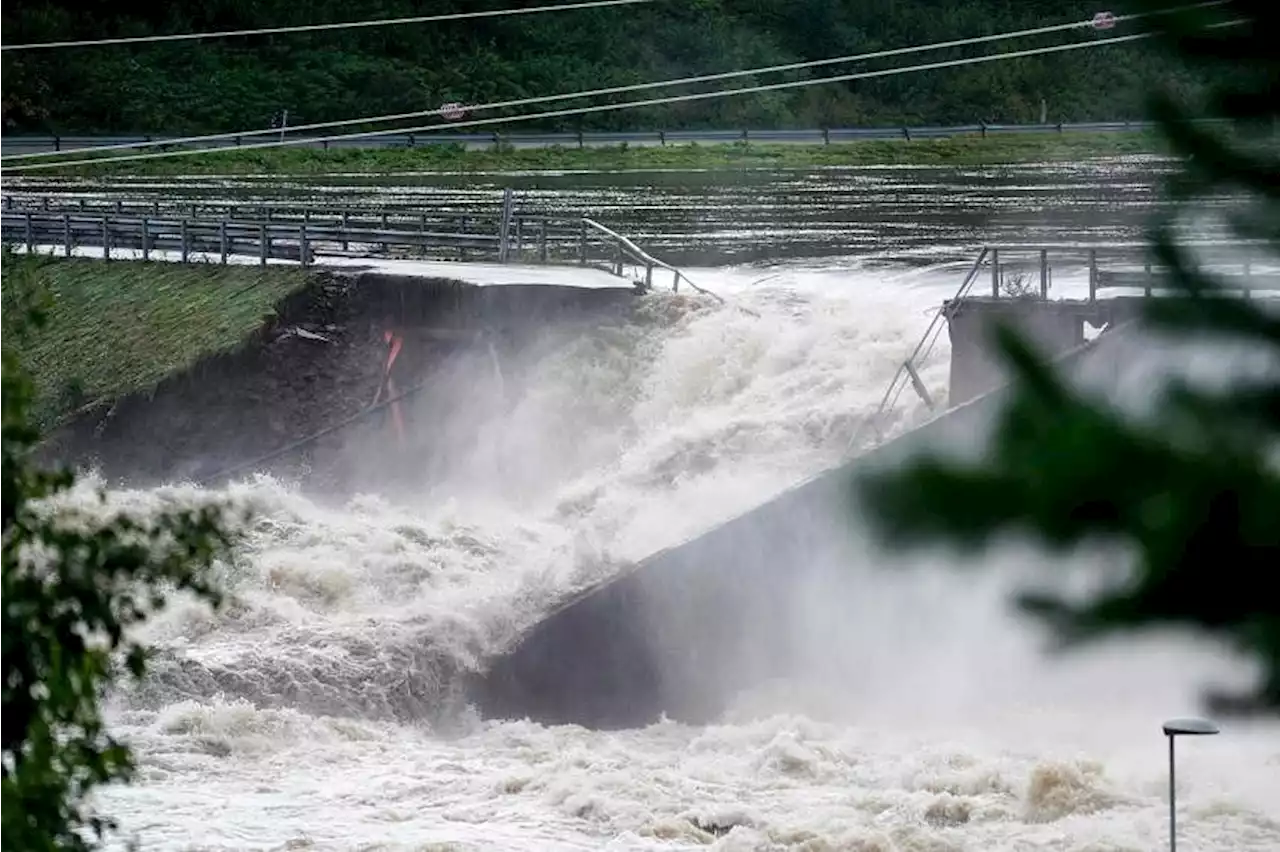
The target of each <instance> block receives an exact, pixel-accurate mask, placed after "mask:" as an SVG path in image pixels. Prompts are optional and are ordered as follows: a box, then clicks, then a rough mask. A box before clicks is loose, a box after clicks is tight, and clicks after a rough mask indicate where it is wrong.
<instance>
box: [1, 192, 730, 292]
mask: <svg viewBox="0 0 1280 852" xmlns="http://www.w3.org/2000/svg"><path fill="white" fill-rule="evenodd" d="M0 222H2V223H0V239H2V240H3V242H4V244H5V245H22V246H25V247H26V249H27V251H29V252H34V251H36V250H37V248H38V247H52V249H53V251H54V252H55V253H61V254H63V255H65V256H67V257H70V256H72V255H73V254H75V252H76V249H78V248H80V247H94V248H99V249H102V250H103V252H102V256H103V258H104V259H107V260H110V259H111V256H112V252H113V251H115V252H118V251H120V250H130V251H132V252H137V253H139V255H140V257H141V258H142V259H143V260H149V259H151V258H152V255H153V253H161V252H163V253H168V254H170V255H172V256H174V257H173V259H177V260H180V261H181V262H183V263H187V262H218V263H228V262H229V261H230V259H231V258H232V257H251V258H256V259H257V260H258V261H259V263H261V264H265V263H267V262H268V260H288V261H295V262H299V263H301V264H303V265H304V266H305V265H309V264H311V263H314V262H316V259H317V256H318V255H321V254H328V255H333V256H356V257H387V258H397V259H433V260H442V259H444V260H456V261H464V262H498V263H536V264H558V265H577V266H589V267H593V268H597V269H602V270H604V271H606V272H609V273H611V274H613V275H615V276H618V277H619V278H624V279H626V280H629V281H632V282H634V283H636V284H637V285H638V286H639V287H641V288H643V289H651V288H652V287H653V286H655V284H660V283H662V282H660V281H657V280H655V276H656V274H657V273H658V272H664V273H670V275H671V278H670V282H671V289H672V290H673V291H678V290H679V289H680V286H681V284H686V285H688V286H689V287H690V288H692V289H695V290H697V291H699V292H702V293H708V291H706V290H704V289H703V288H701V287H699V286H698V285H697V284H695V283H694V282H693V281H691V280H690V279H689V277H688V275H686V274H685V273H684V272H683V271H681V270H679V269H677V268H676V267H674V266H672V265H670V264H668V263H665V262H664V261H661V260H659V259H658V258H656V257H654V256H652V255H651V254H649V253H648V252H646V251H645V250H643V249H641V248H640V247H639V246H638V245H636V243H635V242H634V241H633V240H631V239H629V238H627V237H625V236H623V235H622V234H619V233H617V232H616V231H613V230H612V229H610V228H608V227H606V226H605V225H602V224H600V223H599V222H596V221H594V220H592V219H589V218H586V217H573V216H554V215H544V214H539V213H516V212H514V209H513V203H512V201H511V197H510V196H506V197H505V198H504V200H503V204H502V206H501V209H500V210H499V211H497V212H493V213H488V212H480V213H475V212H468V213H452V212H431V211H426V210H423V209H422V208H420V207H412V206H408V205H399V206H381V207H380V208H378V209H376V210H375V209H369V208H364V209H350V208H336V209H335V208H328V207H323V206H320V205H314V204H300V205H288V206H282V205H267V204H259V203H240V202H230V201H200V202H183V201H176V200H171V201H160V200H149V201H125V200H107V199H83V198H81V199H68V198H64V197H59V196H52V197H51V196H17V197H15V196H13V195H9V196H6V197H5V199H4V209H3V216H2V220H0ZM708 295H714V294H709V293H708ZM716 298H718V297H716Z"/></svg>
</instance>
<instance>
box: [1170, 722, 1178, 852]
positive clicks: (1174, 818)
mask: <svg viewBox="0 0 1280 852" xmlns="http://www.w3.org/2000/svg"><path fill="white" fill-rule="evenodd" d="M1168 736H1169V852H1178V804H1177V800H1178V792H1177V787H1176V784H1175V783H1174V776H1175V769H1174V759H1173V741H1174V740H1175V739H1176V737H1174V735H1173V734H1169V735H1168Z"/></svg>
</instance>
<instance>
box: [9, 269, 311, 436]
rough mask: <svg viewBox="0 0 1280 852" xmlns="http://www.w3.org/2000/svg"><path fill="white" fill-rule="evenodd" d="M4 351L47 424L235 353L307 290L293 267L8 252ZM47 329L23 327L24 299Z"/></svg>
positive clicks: (300, 276) (301, 273) (302, 279)
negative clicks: (24, 377)
mask: <svg viewBox="0 0 1280 852" xmlns="http://www.w3.org/2000/svg"><path fill="white" fill-rule="evenodd" d="M0 272H2V276H3V287H2V289H3V296H4V312H3V326H4V328H3V331H4V339H3V345H4V348H5V349H6V350H8V349H10V348H15V347H16V349H17V351H18V353H19V357H20V359H21V362H22V364H23V366H24V367H25V368H26V369H27V370H28V371H29V372H30V373H31V376H32V379H33V380H34V382H35V385H36V395H37V396H36V401H35V402H36V404H35V411H34V414H35V416H36V419H37V422H38V423H40V425H42V426H45V427H47V426H49V425H51V424H52V423H53V422H55V421H57V420H58V419H59V418H61V417H63V416H65V415H66V414H68V413H70V412H72V411H74V410H76V409H77V408H79V407H81V406H83V405H86V404H88V403H92V402H96V401H100V400H106V399H113V398H115V397H119V396H122V395H124V394H128V393H131V392H133V391H138V390H142V389H145V388H149V387H152V386H154V385H155V384H156V383H158V382H159V381H160V380H161V379H163V378H164V377H165V376H167V375H169V374H170V373H173V372H175V371H179V370H182V369H183V368H185V367H189V366H190V365H192V364H194V363H195V362H196V361H198V360H199V359H201V358H203V357H205V356H207V355H211V354H214V353H217V352H222V351H226V350H230V349H234V348H235V347H236V346H237V345H239V344H240V343H241V342H242V341H243V340H244V339H245V338H246V337H247V336H248V335H249V334H251V333H252V332H253V331H255V330H256V329H258V328H259V327H261V326H262V324H263V322H264V321H265V320H266V319H267V318H269V317H270V316H271V315H272V314H273V309H274V308H275V306H276V305H277V304H278V303H279V302H280V301H281V300H282V299H283V298H284V297H285V296H287V295H289V294H290V293H292V292H294V291H296V290H298V289H299V288H301V287H302V285H303V284H304V282H305V280H306V278H305V273H304V272H302V271H301V270H299V269H296V268H289V267H276V266H268V267H265V268H263V267H259V266H230V265H229V266H218V265H213V264H176V263H160V262H153V263H143V262H134V261H112V262H111V263H103V262H102V261H100V260H92V259H80V258H60V259H52V258H47V257H46V258H39V257H37V258H31V257H23V256H20V255H7V256H6V257H5V258H4V261H3V266H2V268H0ZM30 294H36V295H37V297H42V298H43V300H44V308H45V312H46V316H47V320H48V321H47V323H46V325H45V326H44V327H43V328H41V329H30V328H26V329H24V328H22V327H21V319H20V318H21V316H22V309H21V305H22V300H23V298H24V296H27V295H30Z"/></svg>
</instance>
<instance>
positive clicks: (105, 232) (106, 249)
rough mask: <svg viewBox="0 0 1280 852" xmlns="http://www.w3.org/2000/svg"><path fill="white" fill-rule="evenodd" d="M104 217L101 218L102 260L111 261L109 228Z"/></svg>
mask: <svg viewBox="0 0 1280 852" xmlns="http://www.w3.org/2000/svg"><path fill="white" fill-rule="evenodd" d="M107 223H108V220H107V217H106V216H103V217H102V259H103V260H104V261H106V260H111V228H110V227H109V225H108V224H107Z"/></svg>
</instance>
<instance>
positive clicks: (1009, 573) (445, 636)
mask: <svg viewBox="0 0 1280 852" xmlns="http://www.w3.org/2000/svg"><path fill="white" fill-rule="evenodd" d="M690 274H691V276H693V277H694V278H695V279H696V280H698V281H699V282H700V283H704V284H706V285H707V286H709V287H711V288H712V289H715V290H717V291H718V292H721V293H724V294H725V295H727V296H729V297H731V298H730V301H731V302H732V303H734V304H735V305H741V306H744V307H748V308H750V309H751V310H752V311H753V312H754V314H750V313H746V312H743V311H739V310H736V309H734V307H733V306H718V305H714V304H709V303H706V302H701V301H694V300H684V299H671V298H669V297H666V296H653V297H649V299H648V300H647V301H646V302H645V306H646V307H645V310H643V311H642V312H641V315H640V317H639V319H638V321H637V322H636V323H635V324H634V325H633V326H631V327H629V328H628V329H627V330H625V331H621V332H619V331H616V330H608V329H602V330H600V331H599V332H597V333H595V334H594V336H592V335H589V336H588V337H586V338H583V339H580V340H577V341H573V342H570V343H563V344H561V345H558V346H550V347H549V348H548V351H547V352H546V353H545V354H543V355H542V356H541V357H540V359H539V360H538V361H537V362H536V363H533V364H530V365H526V369H525V371H524V372H523V373H522V374H521V376H520V377H519V378H518V379H512V382H513V384H514V385H515V386H516V387H515V388H511V387H509V388H508V391H509V392H511V393H515V392H517V391H518V398H517V399H509V400H508V402H510V404H511V407H510V409H509V410H508V413H507V414H506V416H505V417H504V418H501V419H498V420H492V421H488V422H483V423H482V424H481V427H480V428H479V430H478V432H477V439H476V441H475V442H474V443H472V444H468V445H467V446H466V448H465V453H464V456H465V457H464V458H462V459H461V460H460V461H459V463H458V465H457V467H456V468H455V470H454V476H453V478H451V479H450V480H448V481H446V482H445V483H444V484H443V485H442V486H440V487H439V488H438V489H436V490H435V491H433V492H432V493H431V494H430V495H424V496H423V497H422V498H421V499H420V500H417V501H414V500H407V501H402V502H397V503H394V504H393V503H391V502H389V501H387V500H384V499H382V498H377V497H362V498H358V499H356V500H353V501H351V502H350V503H349V504H347V505H344V506H338V507H334V506H325V505H321V504H318V503H316V502H313V501H312V500H309V499H307V498H305V497H303V496H301V495H299V494H298V493H296V492H295V491H293V490H291V489H290V488H288V487H286V486H285V485H283V484H281V483H278V482H275V481H272V480H269V479H253V478H251V479H249V480H246V481H244V482H241V483H238V484H236V485H233V486H231V487H230V488H228V489H226V490H225V491H223V492H218V493H210V492H205V491H202V490H200V489H197V488H194V487H190V486H181V485H174V486H169V487H167V488H161V489H155V490H152V491H148V492H114V493H113V494H112V500H113V502H114V503H116V504H117V505H119V504H123V505H129V506H132V507H134V509H135V510H136V511H149V510H151V509H153V508H155V507H158V506H161V505H166V504H172V503H193V502H198V501H201V500H205V499H209V498H210V497H225V498H228V499H230V500H232V501H233V502H235V503H237V504H241V505H250V506H253V507H254V508H255V509H256V510H257V512H258V521H257V523H256V526H255V527H254V528H253V530H252V531H251V532H250V536H249V540H248V543H247V545H246V546H245V548H244V549H243V551H242V552H241V554H240V556H239V558H238V559H237V560H236V564H235V565H233V566H227V567H226V568H225V577H226V580H227V583H228V584H229V586H230V588H231V590H232V591H233V592H234V594H235V597H236V603H235V605H233V606H232V607H231V608H229V609H227V610H226V611H223V612H221V613H219V614H217V615H211V614H209V613H207V612H205V611H204V610H203V609H201V608H200V607H198V606H195V605H193V604H190V603H180V604H178V605H176V606H174V607H173V608H172V609H170V610H169V611H167V612H166V613H164V614H163V615H161V616H160V617H159V618H157V619H156V620H155V621H154V622H153V623H152V624H151V625H150V626H149V627H148V630H147V635H148V636H149V637H150V638H151V639H153V640H154V641H156V642H158V643H159V644H161V645H162V646H163V647H164V648H166V652H165V655H164V656H162V658H161V659H159V660H158V661H157V663H156V664H155V667H154V676H153V677H152V679H151V680H150V681H149V682H148V684H147V685H146V686H145V687H144V688H143V689H142V690H140V691H139V692H137V693H135V694H132V695H129V696H126V697H125V698H124V699H123V700H122V701H121V703H120V707H119V708H118V709H117V710H116V711H115V716H114V719H115V724H116V726H117V728H118V729H119V730H121V731H123V732H124V733H125V734H126V735H127V736H128V737H129V738H130V739H131V741H132V742H133V743H134V744H135V746H136V747H137V749H138V753H139V757H140V760H141V767H142V769H141V776H142V777H141V782H140V783H139V784H137V785H134V786H131V787H120V788H111V789H109V790H106V791H104V792H103V793H102V795H101V797H100V799H101V802H102V805H103V806H104V807H105V808H106V809H108V810H109V811H111V812H112V813H113V814H114V815H116V816H118V817H119V818H120V819H121V821H122V823H123V825H124V827H125V829H126V830H127V831H129V832H133V833H136V834H137V836H138V837H139V838H140V839H141V841H142V844H143V846H144V847H145V848H158V849H178V848H188V847H190V846H198V847H201V848H282V847H284V845H285V844H291V845H292V846H293V847H295V848H320V849H352V848H359V847H362V846H365V845H372V844H379V845H380V846H381V847H385V848H397V849H398V848H405V849H419V848H423V847H424V846H428V845H429V844H433V843H441V844H454V846H452V847H449V848H460V849H473V848H474V849H480V848H485V849H491V848H501V849H511V850H548V849H628V850H630V849H655V850H656V849H663V850H672V849H693V848H711V849H719V850H766V849H768V850H773V849H857V850H886V852H887V850H932V851H933V852H936V851H937V850H943V849H982V850H1015V849H1018V850H1021V849H1033V848H1044V849H1091V850H1103V849H1115V850H1118V849H1151V848H1157V847H1159V846H1160V845H1161V844H1162V843H1163V842H1164V841H1163V838H1164V825H1165V823H1164V819H1165V813H1166V811H1165V808H1166V804H1165V802H1164V801H1163V799H1162V795H1163V790H1164V783H1165V776H1164V771H1165V769H1164V762H1163V761H1164V751H1163V748H1164V743H1163V739H1162V738H1161V736H1160V734H1159V728H1158V723H1159V721H1160V716H1161V715H1163V714H1166V713H1167V715H1179V714H1181V713H1184V712H1187V711H1190V710H1194V707H1195V689H1196V687H1197V686H1199V685H1200V682H1201V681H1200V679H1201V678H1203V677H1204V676H1206V675H1207V674H1211V673H1214V672H1217V671H1219V670H1227V669H1230V668H1232V667H1233V666H1234V665H1235V664H1234V663H1233V662H1232V661H1231V660H1230V659H1229V658H1227V657H1225V656H1221V655H1220V654H1219V653H1218V652H1216V651H1212V652H1211V650H1206V649H1203V648H1199V647H1197V648H1192V649H1189V648H1187V647H1186V646H1185V643H1182V644H1179V643H1172V642H1169V641H1165V640H1160V641H1157V642H1155V643H1154V644H1152V643H1148V644H1146V645H1141V646H1133V647H1129V648H1119V649H1117V648H1106V649H1100V650H1098V651H1097V652H1094V653H1092V654H1087V655H1085V656H1084V657H1081V658H1077V659H1076V661H1074V662H1071V663H1069V664H1066V663H1064V664H1062V665H1050V664H1049V663H1047V662H1045V661H1044V660H1043V659H1042V658H1041V657H1040V655H1039V652H1038V648H1037V645H1036V642H1035V636H1034V634H1033V633H1031V632H1029V631H1028V630H1027V629H1026V627H1025V626H1022V625H1020V624H1019V623H1018V622H1016V621H1015V620H1014V619H1013V618H1012V617H1011V616H1010V615H1009V613H1008V611H1007V608H1006V606H1005V601H1006V598H1005V594H1006V593H1007V591H1008V588H1009V585H1010V582H1011V578H1013V577H1015V576H1018V571H1019V570H1021V569H1025V568H1026V565H1027V563H1028V562H1031V561H1034V560H1036V559H1038V558H1039V557H1038V556H1036V555H1035V554H1034V552H1031V551H1028V550H1027V549H1026V548H1025V547H1023V548H1018V547H1014V546H1010V547H1008V548H1006V549H1005V550H1003V551H1001V553H1002V554H1003V555H1000V554H997V555H995V556H990V557H988V558H999V559H1003V560H1004V561H1005V563H1006V564H1005V567H1004V568H1003V569H1001V570H995V571H993V572H988V573H985V574H974V573H958V572H956V571H954V570H953V568H954V563H955V561H956V560H954V559H952V558H950V557H944V556H940V555H939V554H937V553H933V554H927V555H925V556H916V557H910V558H907V557H901V559H902V560H903V561H904V562H913V563H914V564H915V565H916V566H917V568H919V569H921V570H923V571H924V573H923V574H922V573H920V571H917V572H914V573H911V572H906V571H888V570H886V571H884V572H878V573H874V574H872V573H868V572H869V571H870V569H869V568H858V567H857V566H851V568H850V572H851V579H850V585H851V589H849V590H844V591H843V592H841V593H833V592H832V590H830V589H828V590H827V594H826V595H825V598H826V608H825V609H819V608H818V607H817V606H816V605H815V610H814V611H815V620H816V621H821V622H822V623H823V625H825V626H828V627H830V628H831V629H832V630H833V631H835V632H833V633H832V634H830V635H833V636H837V637H839V638H840V639H841V641H842V642H844V643H846V647H845V649H844V650H843V651H841V652H840V653H839V654H836V655H834V656H837V657H838V658H839V659H838V660H836V661H835V662H834V663H833V665H832V667H831V669H830V671H829V674H830V675H831V677H830V678H828V679H827V682H828V684H830V685H833V686H836V687H838V688H834V689H827V690H816V691H813V692H810V693H802V692H800V691H798V690H797V689H795V688H792V687H788V686H787V685H780V686H779V688H778V689H777V690H776V691H772V692H771V690H770V685H768V684H764V685H762V686H761V689H760V690H759V691H758V692H757V693H755V694H752V695H745V696H742V698H741V700H740V701H739V702H738V703H737V704H736V706H735V707H734V709H733V711H732V712H731V714H730V715H729V716H728V717H727V718H726V720H725V722H724V723H723V724H721V725H716V726H710V727H706V728H691V727H685V726H681V725H676V724H672V723H661V724H657V725H654V726H651V727H649V728H646V729H643V730H635V731H626V732H617V733H599V732H590V731H585V730H582V729H579V728H576V727H543V726H539V725H535V724H530V723H527V722H518V721H513V722H505V723H496V722H489V723H479V722H476V721H474V720H472V719H469V718H468V716H467V715H466V713H465V712H464V713H459V712H458V708H457V707H456V706H454V705H453V704H452V703H451V700H452V697H451V696H450V695H449V694H448V692H447V690H444V689H443V687H442V681H443V679H444V677H445V675H447V673H448V667H449V666H451V665H465V664H467V663H468V662H469V661H471V660H473V659H475V658H476V657H477V656H479V655H482V654H483V653H485V652H486V650H488V649H491V648H494V647H497V646H498V645H500V644H501V643H503V642H504V641H506V640H507V639H509V638H510V637H512V636H514V635H516V634H517V633H518V632H519V631H520V630H521V629H523V628H524V627H525V626H527V625H528V624H530V623H531V622H532V621H534V620H535V619H536V618H537V617H538V615H539V614H540V613H542V612H544V611H545V610H546V608H547V607H549V606H551V605H552V604H554V603H555V602H556V601H557V600H560V599H561V598H563V597H564V596H565V595H566V594H567V593H568V592H569V591H570V590H572V589H574V588H577V587H581V586H583V585H585V584H586V583H589V582H592V581H594V580H597V579H599V578H601V577H604V576H607V575H609V574H610V573H612V572H616V571H617V570H619V566H620V563H622V562H625V561H626V560H630V559H637V558H640V557H643V556H644V555H646V554H648V553H650V552H652V551H654V550H656V549H658V548H660V547H663V546H665V545H669V544H672V543H675V542H678V541H680V540H682V539H684V538H686V537H688V536H691V535H694V534H696V533H698V532H700V531H701V530H704V529H706V528H708V527H709V526H711V525H713V524H715V523H718V522H720V521H722V520H725V519H727V518H728V517H731V516H733V515H735V514H737V513H739V512H741V511H743V510H746V509H749V508H751V507H753V506H755V505H757V504H759V503H761V502H763V501H765V500H766V499H768V497H769V496H770V495H772V494H776V493H777V492H779V491H781V490H782V489H784V488H786V487H788V486H789V485H791V484H793V483H795V482H797V481H798V480H800V479H803V478H805V477H806V476H809V475H812V474H814V473H816V472H818V471H820V470H823V469H825V468H827V467H829V466H831V465H833V464H835V463H836V462H837V461H838V460H839V459H840V457H841V456H842V454H843V452H844V449H845V446H846V445H847V443H848V440H849V437H850V435H851V434H852V433H853V431H854V429H856V427H857V424H858V421H859V418H860V417H861V416H864V415H865V414H867V413H868V412H870V411H871V410H873V409H874V407H875V405H876V404H877V403H878V402H879V399H880V396H881V394H882V393H883V391H884V387H885V385H886V383H887V382H888V381H889V379H890V378H891V377H892V375H893V374H894V372H895V370H896V369H897V367H898V364H899V363H900V362H901V359H902V358H903V357H904V356H905V355H906V354H907V353H908V352H910V350H911V349H912V348H913V347H914V346H915V343H916V341H917V339H918V338H919V335H920V334H921V333H922V332H923V330H924V328H925V326H926V325H927V323H928V321H929V319H930V316H931V311H933V310H935V309H936V307H937V305H938V302H939V300H940V298H941V297H944V296H949V295H951V293H952V292H953V291H954V288H955V286H956V285H957V283H958V280H959V277H960V276H961V275H962V274H963V270H957V269H953V268H949V267H944V268H936V269H929V270H921V271H916V272H904V271H902V270H896V271H890V272H868V271H867V270H866V269H865V268H860V267H858V266H857V265H854V264H849V265H847V266H845V267H827V268H825V269H813V268H805V267H803V266H801V265H798V264H796V265H784V266H779V267H775V268H773V269H771V270H759V269H738V270H690ZM946 370H947V351H946V346H945V335H944V336H943V340H942V345H941V346H940V347H939V348H937V349H936V350H935V352H934V354H933V355H932V356H931V358H930V360H929V361H928V362H927V363H925V364H924V365H923V366H922V369H921V373H922V377H923V379H924V381H925V383H926V385H927V386H928V387H929V389H930V391H931V392H933V393H934V394H935V395H936V396H939V397H942V396H945V393H944V391H945V377H946ZM464 378H465V377H464ZM475 393H476V395H477V397H480V396H483V394H484V393H487V390H486V389H485V387H484V385H483V383H481V382H477V383H476V387H475ZM912 399H913V398H911V397H910V396H909V395H908V396H904V397H903V399H902V405H903V410H902V411H901V412H900V414H901V415H902V416H903V417H904V418H905V417H908V416H910V415H911V413H912V409H913V408H914V407H915V406H914V404H913V403H912V401H911V400H912ZM477 404H479V403H477ZM460 452H462V450H460ZM88 498H89V495H88V488H86V489H84V490H83V491H82V492H80V493H78V494H77V495H76V497H75V499H76V500H77V501H80V502H84V501H87V500H88ZM887 559H889V557H887V556H885V555H883V554H879V553H878V552H876V551H875V550H874V549H873V548H870V547H869V546H868V551H867V553H866V555H865V558H864V559H863V561H864V562H866V563H867V564H873V563H874V562H876V561H877V560H887ZM1075 559H1076V561H1077V562H1078V563H1084V564H1086V565H1087V564H1088V563H1089V562H1090V560H1091V559H1094V557H1091V556H1090V555H1089V554H1083V555H1077V556H1076V557H1075ZM1095 561H1096V559H1095ZM941 563H945V564H941ZM940 564H941V567H939V565H940ZM931 565H932V566H933V567H932V568H931V567H930V566H931ZM859 572H860V573H859ZM855 574H856V576H854V575H855ZM853 587H856V591H854V588H853ZM821 591H822V590H815V594H820V593H821ZM912 619H914V620H912ZM837 627H838V628H839V629H838V630H836V628H837ZM802 713H803V714H807V715H798V714H802ZM819 720H821V721H819ZM1182 754H1183V757H1182V773H1181V776H1180V784H1181V794H1182V798H1181V799H1180V801H1181V803H1182V804H1181V806H1180V807H1181V809H1182V815H1183V834H1182V837H1183V842H1184V843H1185V844H1186V846H1187V848H1195V849H1201V850H1220V852H1226V850H1232V852H1237V850H1264V849H1265V850H1271V849H1275V848H1277V847H1278V845H1280V795H1275V794H1276V793H1277V792H1280V786H1278V781H1280V735H1278V733H1277V730H1276V728H1274V727H1269V728H1268V727H1259V728H1258V729H1256V730H1248V729H1241V728H1235V727H1228V728H1227V730H1226V731H1225V732H1224V735H1223V736H1220V737H1217V738H1213V739H1212V740H1200V741H1196V742H1189V743H1187V744H1186V745H1185V747H1184V748H1183V749H1182Z"/></svg>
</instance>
